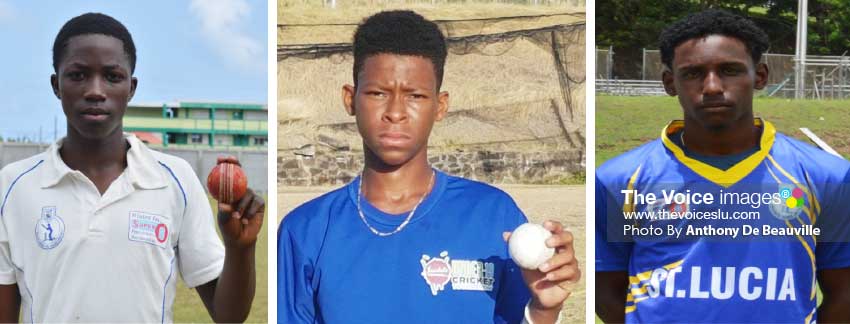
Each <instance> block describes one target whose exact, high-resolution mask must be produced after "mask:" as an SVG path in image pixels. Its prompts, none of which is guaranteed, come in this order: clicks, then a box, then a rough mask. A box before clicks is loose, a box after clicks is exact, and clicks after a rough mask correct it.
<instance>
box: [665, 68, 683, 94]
mask: <svg viewBox="0 0 850 324" xmlns="http://www.w3.org/2000/svg"><path fill="white" fill-rule="evenodd" d="M661 82H662V83H663V84H664V91H665V92H667V94H668V95H670V96H673V97H675V96H676V95H678V94H679V92H678V91H676V85H675V82H674V80H673V72H671V71H670V69H668V68H666V67H665V68H664V72H661Z"/></svg>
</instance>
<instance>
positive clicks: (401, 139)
mask: <svg viewBox="0 0 850 324" xmlns="http://www.w3.org/2000/svg"><path fill="white" fill-rule="evenodd" d="M410 140H411V137H410V135H408V134H406V133H402V132H382V133H380V134H378V141H380V142H381V143H382V144H384V145H389V146H398V145H401V144H404V143H407V142H409V141H410Z"/></svg>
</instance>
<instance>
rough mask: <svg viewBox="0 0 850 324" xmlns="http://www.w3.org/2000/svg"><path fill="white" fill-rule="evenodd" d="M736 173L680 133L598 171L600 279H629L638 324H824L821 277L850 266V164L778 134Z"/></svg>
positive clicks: (767, 134)
mask: <svg viewBox="0 0 850 324" xmlns="http://www.w3.org/2000/svg"><path fill="white" fill-rule="evenodd" d="M755 124H756V126H757V127H760V128H761V138H760V142H759V148H758V149H757V150H756V151H755V152H754V153H753V154H751V155H750V156H748V157H746V158H745V159H743V160H741V161H739V162H738V163H736V164H734V165H733V166H731V167H730V168H728V169H726V170H721V169H718V168H715V167H713V166H711V165H708V164H705V163H703V162H701V161H699V160H696V159H693V158H691V157H689V156H687V155H686V154H685V152H683V150H682V149H681V148H680V147H679V146H678V145H676V144H675V143H674V142H673V141H672V140H671V139H670V135H671V134H675V133H677V132H678V131H680V130H681V129H682V128H683V126H684V122H682V121H674V122H672V123H670V124H669V125H668V126H667V127H665V128H664V130H663V131H662V135H661V138H660V139H658V140H655V141H652V142H650V143H647V144H645V145H643V146H640V147H638V148H636V149H633V150H631V151H629V152H627V153H625V154H622V155H620V156H618V157H616V158H614V159H612V160H610V161H608V162H606V163H605V164H603V165H602V166H600V167H599V168H598V169H597V172H596V271H627V272H628V274H629V287H628V293H627V295H626V296H624V297H625V298H626V308H625V312H626V322H649V323H658V322H689V323H694V322H727V323H728V322H759V323H761V322H795V323H801V322H802V323H814V322H815V321H816V318H817V314H816V308H817V296H816V295H817V283H816V272H817V271H818V270H822V269H833V268H845V267H850V244H848V243H846V241H847V238H848V237H850V220H848V214H850V190H848V183H849V182H850V173H848V172H849V171H850V163H848V162H847V161H845V160H843V159H841V158H839V157H835V156H832V155H830V154H828V153H825V152H823V151H821V150H819V149H817V148H815V147H813V146H810V145H808V144H805V143H802V142H800V141H797V140H795V139H792V138H789V137H787V136H785V135H783V134H780V133H777V132H776V130H775V129H774V128H773V126H772V125H771V124H770V123H768V122H766V121H763V120H761V119H756V120H755Z"/></svg>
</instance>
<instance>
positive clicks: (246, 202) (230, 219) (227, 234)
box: [218, 188, 266, 248]
mask: <svg viewBox="0 0 850 324" xmlns="http://www.w3.org/2000/svg"><path fill="white" fill-rule="evenodd" d="M265 210H266V202H265V201H264V200H263V197H260V195H257V194H255V193H254V191H253V190H251V189H250V188H248V191H247V192H245V196H242V199H239V201H236V202H234V203H233V204H225V203H222V202H219V203H218V226H219V228H221V238H222V240H223V241H224V246H225V247H230V248H249V247H253V246H254V244H255V243H257V236H258V235H259V234H260V229H261V228H262V227H263V218H264V217H265Z"/></svg>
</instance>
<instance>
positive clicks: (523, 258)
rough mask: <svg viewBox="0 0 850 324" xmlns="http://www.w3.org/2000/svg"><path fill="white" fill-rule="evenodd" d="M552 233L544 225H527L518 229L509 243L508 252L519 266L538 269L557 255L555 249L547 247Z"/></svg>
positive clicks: (512, 234)
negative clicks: (547, 241) (547, 240)
mask: <svg viewBox="0 0 850 324" xmlns="http://www.w3.org/2000/svg"><path fill="white" fill-rule="evenodd" d="M550 236H552V233H551V232H549V231H548V230H546V228H544V227H543V225H540V224H534V223H525V224H522V225H520V226H519V227H517V228H516V229H515V230H514V231H513V233H511V238H510V239H509V241H508V251H509V252H510V253H511V258H512V259H514V262H516V264H517V265H519V266H520V267H523V268H525V269H529V270H533V269H537V267H539V266H540V265H541V264H543V262H546V260H549V258H551V257H552V256H553V255H555V249H554V248H550V247H548V246H546V239H548V238H549V237H550Z"/></svg>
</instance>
